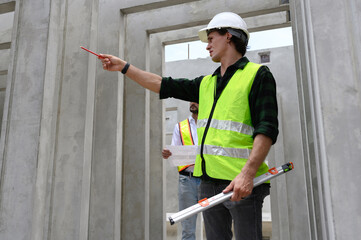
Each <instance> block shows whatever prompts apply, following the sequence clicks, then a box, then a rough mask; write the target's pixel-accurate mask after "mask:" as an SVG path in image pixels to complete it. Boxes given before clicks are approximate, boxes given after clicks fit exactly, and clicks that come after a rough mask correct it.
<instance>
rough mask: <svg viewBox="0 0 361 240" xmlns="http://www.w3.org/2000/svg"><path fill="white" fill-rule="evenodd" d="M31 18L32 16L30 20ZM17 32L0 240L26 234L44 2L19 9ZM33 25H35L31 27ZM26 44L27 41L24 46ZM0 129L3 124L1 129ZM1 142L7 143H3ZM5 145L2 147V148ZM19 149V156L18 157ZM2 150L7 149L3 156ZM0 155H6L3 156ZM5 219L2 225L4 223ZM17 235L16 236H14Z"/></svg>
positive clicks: (8, 106) (5, 136) (31, 195)
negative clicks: (19, 17)
mask: <svg viewBox="0 0 361 240" xmlns="http://www.w3.org/2000/svg"><path fill="white" fill-rule="evenodd" d="M34 12H36V13H37V14H34ZM20 14H21V16H22V17H21V19H20V20H19V21H16V22H17V23H18V26H16V28H18V29H19V35H18V36H17V39H18V40H17V44H16V48H17V49H18V51H17V52H16V53H15V55H16V57H14V58H13V57H11V58H9V59H10V69H12V68H13V66H16V68H15V71H14V73H13V72H12V71H10V72H11V75H10V77H11V80H12V83H11V84H12V87H11V90H9V91H8V92H7V94H6V98H7V99H6V104H5V106H4V109H5V111H4V113H5V117H4V121H3V123H4V122H6V121H8V123H7V125H6V126H5V127H6V133H5V132H2V133H3V134H2V135H1V138H2V140H1V143H2V144H1V152H2V154H1V163H2V168H3V169H2V173H6V174H4V175H2V176H1V177H2V182H1V196H0V197H1V201H0V202H1V209H2V211H1V213H0V214H1V215H0V218H1V219H2V220H1V231H0V238H1V239H25V238H27V237H28V236H29V235H30V234H31V225H30V224H29V222H31V218H32V209H33V207H32V205H33V201H34V200H35V199H34V193H33V189H34V183H35V176H36V167H37V155H38V140H39V123H40V113H41V102H42V90H43V86H42V85H43V81H44V77H43V76H42V74H43V73H44V68H45V54H44V53H45V52H46V51H45V46H46V44H44V42H45V43H46V40H47V27H48V24H47V23H48V21H49V4H48V2H43V1H38V2H36V3H33V2H32V3H22V4H21V7H20V6H19V8H17V11H16V13H15V16H16V18H17V17H18V16H19V15H20ZM33 24H34V25H33ZM29 40H31V41H29ZM10 119H11V121H10ZM3 127H4V124H3ZM4 139H6V141H4ZM4 142H6V146H4V145H3V143H4ZM19 146H21V151H19ZM4 149H6V150H5V151H4ZM3 153H5V154H3ZM5 219H6V221H4V220H5ZM19 229H21V231H19Z"/></svg>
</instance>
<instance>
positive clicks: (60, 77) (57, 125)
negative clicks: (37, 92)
mask: <svg viewBox="0 0 361 240" xmlns="http://www.w3.org/2000/svg"><path fill="white" fill-rule="evenodd" d="M61 2H62V1H61ZM62 8H63V11H62V13H64V22H63V24H64V25H63V34H62V35H61V39H62V40H63V41H62V44H61V47H59V51H60V52H61V53H62V54H61V60H60V67H59V69H60V71H59V72H60V74H59V94H58V105H57V116H56V128H55V141H54V145H55V147H54V160H56V157H57V154H58V144H59V138H58V135H59V124H60V123H59V118H60V116H59V115H60V110H61V99H62V92H63V80H64V65H65V64H64V63H65V54H64V52H65V39H66V35H67V34H66V32H67V24H68V0H65V3H64V4H63V5H62ZM62 16H63V15H62ZM59 37H60V35H59ZM55 173H56V161H54V164H53V168H52V176H51V178H52V179H51V193H50V200H49V202H50V205H49V206H50V209H49V215H48V217H49V221H48V224H49V226H48V235H47V239H48V240H51V239H52V238H51V234H52V224H53V222H52V217H53V207H52V203H53V201H54V189H55V180H56V175H55ZM44 239H45V238H44Z"/></svg>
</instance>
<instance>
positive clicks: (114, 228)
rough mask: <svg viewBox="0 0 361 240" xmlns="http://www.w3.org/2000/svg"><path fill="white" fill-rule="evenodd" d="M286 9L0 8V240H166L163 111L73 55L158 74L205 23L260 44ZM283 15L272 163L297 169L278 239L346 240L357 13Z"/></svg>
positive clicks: (98, 1)
mask: <svg viewBox="0 0 361 240" xmlns="http://www.w3.org/2000/svg"><path fill="white" fill-rule="evenodd" d="M288 10H289V6H288V5H281V6H280V5H279V1H278V0H264V1H262V2H257V4H255V2H254V1H250V0H246V1H244V2H242V4H239V1H238V0H234V1H233V0H207V1H206V0H202V1H196V0H194V1H178V0H158V1H154V0H137V1H133V0H132V1H117V0H78V1H70V0H65V1H62V0H51V1H44V0H36V1H20V0H14V1H10V0H0V16H1V18H2V19H3V17H4V15H3V14H8V13H9V12H13V13H12V14H13V17H11V16H10V17H9V19H8V20H6V21H1V22H0V48H1V49H0V53H1V55H0V67H1V69H0V81H1V82H4V79H5V78H6V80H5V81H6V85H5V87H2V89H3V90H5V88H6V90H5V100H4V103H3V105H4V110H3V118H2V126H1V137H0V174H1V175H0V179H1V183H0V239H5V240H10V239H11V240H12V239H34V240H35V239H36V240H38V239H51V240H55V239H105V240H107V239H132V240H133V239H162V238H165V229H166V228H165V226H166V225H165V224H166V222H165V221H164V219H165V210H164V202H165V196H164V193H165V177H163V176H165V167H164V165H163V160H162V159H161V156H160V151H161V149H162V146H163V145H164V140H163V139H162V128H163V127H162V122H163V117H162V114H163V113H162V102H161V101H159V100H158V97H157V95H155V94H152V93H149V92H148V91H146V90H144V89H143V88H141V87H140V86H137V85H136V84H134V83H133V82H131V81H130V80H129V79H126V80H125V81H123V76H122V75H121V74H118V73H110V72H105V71H103V70H102V68H101V66H100V64H99V63H98V62H97V60H96V59H95V57H94V56H93V55H90V54H88V53H86V52H84V51H82V50H81V49H80V48H79V46H80V45H83V46H85V47H88V48H90V49H92V50H94V51H97V52H107V53H112V54H114V55H118V56H121V57H124V58H125V59H126V60H127V61H129V62H130V63H132V64H134V65H136V66H138V67H140V68H142V69H146V70H151V71H152V72H155V73H158V74H161V73H162V66H163V64H162V51H163V44H165V43H167V42H168V43H169V42H176V41H186V40H189V39H195V38H196V36H197V35H196V33H197V31H196V30H197V29H199V28H201V27H203V26H204V24H206V23H207V22H208V21H209V20H210V19H211V18H212V17H213V16H214V15H215V14H216V13H218V12H221V11H234V12H236V13H238V14H240V15H241V16H243V17H245V18H246V21H247V23H248V24H249V27H250V30H251V31H257V30H260V29H270V28H276V27H280V26H289V25H290V24H291V23H290V22H289V21H288V18H287V16H288V14H287V11H288ZM290 10H291V19H292V26H293V29H294V39H295V60H296V61H295V62H296V73H297V81H296V84H295V85H292V86H291V88H292V91H289V89H288V88H286V85H284V88H283V89H279V96H280V102H281V108H282V114H281V121H282V123H285V124H282V125H283V126H284V127H282V129H281V130H282V133H281V135H280V140H279V142H281V143H282V142H283V144H281V145H280V148H274V151H273V152H272V153H271V154H270V158H273V159H277V160H279V161H282V162H283V161H288V160H289V158H291V157H292V156H295V158H294V159H292V160H293V161H294V162H295V165H296V169H297V170H296V171H295V172H293V173H292V175H291V174H290V175H288V176H287V177H286V178H285V179H286V180H285V181H286V183H287V185H286V184H285V182H284V181H283V180H282V181H283V185H282V184H281V185H277V186H279V187H277V196H278V197H279V196H283V198H279V200H280V201H279V204H278V207H279V209H278V212H279V221H277V222H278V223H279V234H280V236H281V237H280V239H299V238H306V239H353V238H355V237H357V236H359V235H360V228H358V226H359V225H360V222H361V219H360V218H361V214H360V211H359V210H358V209H359V208H358V203H359V202H360V197H361V195H360V194H359V193H358V192H357V189H358V188H357V183H358V180H359V178H360V177H358V176H359V175H358V169H359V168H357V167H358V166H359V161H358V157H359V153H360V148H361V144H360V143H361V139H360V136H361V134H360V130H359V127H358V126H359V122H361V121H360V120H361V111H360V101H359V99H360V97H359V91H360V79H361V77H360V76H361V73H360V69H359V67H358V66H360V62H361V61H360V56H359V55H357V54H356V53H357V52H360V49H361V47H360V42H361V41H360V40H361V38H360V36H361V30H360V28H359V25H358V24H357V23H358V22H360V16H361V14H360V13H361V7H360V3H359V1H356V0H347V1H343V2H328V1H327V2H326V1H318V2H315V1H312V2H311V1H309V0H306V1H297V2H296V1H292V2H291V3H290ZM335 13H337V14H338V15H337V21H334V19H335V17H334V16H335ZM3 23H5V27H3V26H4V25H3ZM4 29H5V30H4ZM6 29H7V30H6ZM9 29H11V37H10V39H11V40H9V36H10V35H9V31H10V30H9ZM335 32H337V33H338V34H335ZM4 36H5V37H4ZM9 41H10V42H9ZM9 43H10V44H9ZM4 56H5V57H4ZM340 63H343V64H340ZM293 84H294V83H293ZM281 85H282V84H281ZM2 86H4V84H2ZM295 87H297V88H296V89H297V93H298V100H297V102H295V103H293V101H296V100H295V99H296V98H295V97H294V96H296V94H295V89H294V88H295ZM289 95H292V98H290V96H289ZM288 98H290V99H288ZM289 101H290V102H289ZM290 103H292V105H288V104H290ZM297 111H299V112H297ZM290 114H294V115H290ZM289 121H291V123H289V124H288V123H286V122H289ZM298 123H299V126H298V127H296V128H294V127H293V125H292V124H298ZM290 129H294V132H291V130H290ZM282 138H283V139H282ZM299 151H301V153H300V154H299ZM344 159H347V161H344ZM344 172H348V174H347V175H345V174H343V173H344ZM280 181H281V180H280ZM281 183H282V182H281ZM286 186H287V188H286ZM344 186H347V187H344ZM296 199H297V201H296ZM345 199H347V201H348V203H347V207H346V208H345V204H344V203H345ZM284 206H287V208H285V207H284ZM273 209H274V208H273V206H272V211H273ZM275 220H276V219H275V218H273V222H275ZM282 223H287V224H286V225H283V224H282Z"/></svg>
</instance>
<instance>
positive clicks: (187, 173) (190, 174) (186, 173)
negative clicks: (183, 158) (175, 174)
mask: <svg viewBox="0 0 361 240" xmlns="http://www.w3.org/2000/svg"><path fill="white" fill-rule="evenodd" d="M179 174H180V175H184V176H188V177H193V173H192V172H187V171H184V170H183V171H180V172H179Z"/></svg>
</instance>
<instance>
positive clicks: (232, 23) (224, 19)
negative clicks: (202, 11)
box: [198, 12, 249, 42]
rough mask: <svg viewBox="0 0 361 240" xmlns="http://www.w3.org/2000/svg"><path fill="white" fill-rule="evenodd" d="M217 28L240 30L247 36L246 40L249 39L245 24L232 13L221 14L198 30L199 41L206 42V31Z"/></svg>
mask: <svg viewBox="0 0 361 240" xmlns="http://www.w3.org/2000/svg"><path fill="white" fill-rule="evenodd" d="M217 28H218V29H220V28H233V29H240V30H242V31H243V32H244V33H245V34H246V35H247V40H248V39H249V32H248V30H247V24H246V22H245V21H244V20H243V19H242V18H241V17H240V16H239V15H237V14H235V13H232V12H222V13H218V14H217V15H216V16H214V17H213V18H212V20H211V21H210V22H209V23H208V26H207V27H206V28H203V29H201V30H199V32H198V36H199V39H200V40H201V41H202V42H208V36H207V31H208V30H211V29H217ZM231 34H232V33H231Z"/></svg>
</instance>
